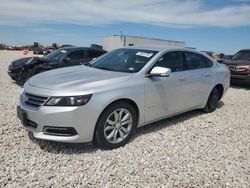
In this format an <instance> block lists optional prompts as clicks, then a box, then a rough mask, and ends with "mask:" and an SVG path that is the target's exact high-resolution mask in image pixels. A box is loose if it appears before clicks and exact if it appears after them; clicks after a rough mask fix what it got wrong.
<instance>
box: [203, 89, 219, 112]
mask: <svg viewBox="0 0 250 188" xmlns="http://www.w3.org/2000/svg"><path fill="white" fill-rule="evenodd" d="M214 97H217V102H216V103H217V104H216V105H215V106H214V107H213V105H212V104H211V103H212V102H213V101H212V99H213V98H214ZM219 98H220V96H219V91H218V90H217V89H216V88H214V89H213V90H212V91H211V93H210V95H209V98H208V101H207V104H206V107H205V108H204V111H205V112H208V113H211V112H213V111H215V110H216V108H217V106H218V104H219Z"/></svg>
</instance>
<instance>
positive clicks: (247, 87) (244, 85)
mask: <svg viewBox="0 0 250 188" xmlns="http://www.w3.org/2000/svg"><path fill="white" fill-rule="evenodd" d="M230 87H232V88H234V89H245V90H250V83H249V84H247V83H239V82H231V83H230Z"/></svg>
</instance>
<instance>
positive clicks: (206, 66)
mask: <svg viewBox="0 0 250 188" xmlns="http://www.w3.org/2000/svg"><path fill="white" fill-rule="evenodd" d="M182 57H183V59H184V62H185V64H186V66H187V69H188V71H187V77H188V80H189V92H190V100H188V101H187V103H188V104H187V105H188V106H189V107H190V108H192V107H199V106H201V105H204V103H205V102H206V100H207V98H208V96H209V94H210V91H211V89H212V86H213V82H214V71H213V62H212V61H211V60H210V59H208V58H207V57H205V56H203V55H201V54H198V53H195V52H190V51H182Z"/></svg>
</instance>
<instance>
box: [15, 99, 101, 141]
mask: <svg viewBox="0 0 250 188" xmlns="http://www.w3.org/2000/svg"><path fill="white" fill-rule="evenodd" d="M19 105H20V106H19V107H18V108H20V109H21V110H22V111H23V112H24V113H25V116H26V117H25V118H26V120H25V121H26V122H24V121H21V122H22V124H23V126H24V127H25V129H27V130H29V131H31V132H33V135H34V137H35V138H38V139H44V140H51V141H56V142H66V143H84V142H91V141H92V140H93V135H94V130H95V125H96V121H97V119H98V117H99V112H98V110H97V109H101V107H98V105H97V104H95V103H94V102H93V101H92V100H90V101H89V103H88V104H86V105H84V106H80V107H53V106H43V105H42V106H40V107H38V108H37V109H35V108H32V107H30V106H29V105H27V104H26V103H25V102H24V99H23V97H22V95H20V98H19ZM19 119H21V118H20V114H19ZM48 126H49V127H58V128H69V127H72V128H73V129H74V130H75V131H76V133H77V134H75V135H72V136H69V135H67V136H63V135H51V134H47V133H46V131H45V129H44V128H45V127H48Z"/></svg>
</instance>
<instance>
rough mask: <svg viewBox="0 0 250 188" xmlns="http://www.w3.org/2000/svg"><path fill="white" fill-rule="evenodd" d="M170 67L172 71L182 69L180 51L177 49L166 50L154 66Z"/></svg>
mask: <svg viewBox="0 0 250 188" xmlns="http://www.w3.org/2000/svg"><path fill="white" fill-rule="evenodd" d="M157 66H158V67H166V68H170V69H171V71H172V72H178V71H183V70H184V65H183V61H182V58H181V53H180V52H178V51H173V52H168V53H166V54H165V55H163V56H162V57H161V58H160V59H159V60H158V61H157V62H156V63H155V64H154V67H157Z"/></svg>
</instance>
